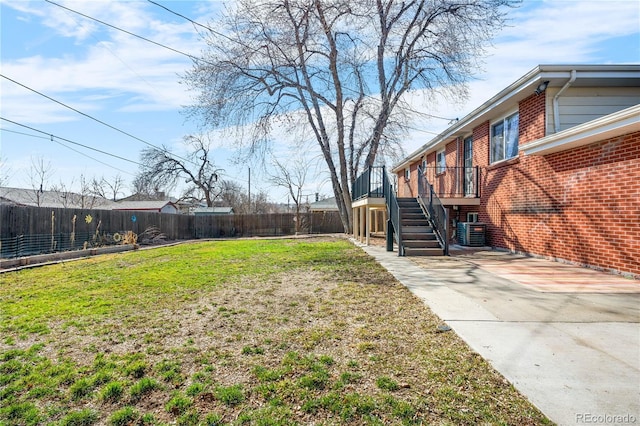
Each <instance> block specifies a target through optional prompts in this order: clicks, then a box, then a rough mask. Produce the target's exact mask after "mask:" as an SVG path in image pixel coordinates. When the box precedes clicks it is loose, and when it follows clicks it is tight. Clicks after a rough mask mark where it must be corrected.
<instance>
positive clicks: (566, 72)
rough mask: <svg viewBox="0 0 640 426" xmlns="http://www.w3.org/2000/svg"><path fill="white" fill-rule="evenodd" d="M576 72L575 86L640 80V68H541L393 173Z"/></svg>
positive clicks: (503, 92)
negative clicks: (585, 81) (592, 81)
mask: <svg viewBox="0 0 640 426" xmlns="http://www.w3.org/2000/svg"><path fill="white" fill-rule="evenodd" d="M572 70H576V83H574V85H575V84H577V83H578V82H579V81H580V79H596V80H600V81H602V79H632V80H634V81H639V80H640V65H539V66H537V67H535V68H534V69H532V70H531V71H529V72H528V73H526V74H525V75H524V76H522V77H520V78H519V79H518V80H516V81H515V82H513V83H512V84H510V85H509V86H507V87H505V88H504V89H503V90H501V91H500V92H499V93H498V94H496V95H495V96H493V97H492V98H491V99H489V100H488V101H486V102H485V103H483V104H482V105H480V106H479V107H478V108H476V109H475V110H473V111H472V112H470V113H469V114H467V115H466V116H465V117H464V118H462V119H461V120H460V121H458V122H457V123H455V124H454V125H452V126H451V127H449V128H447V129H446V130H445V131H444V132H442V133H440V134H439V135H438V136H436V137H435V138H433V139H431V140H430V141H429V142H427V143H426V144H424V145H422V146H421V147H420V148H418V149H417V150H415V151H414V152H413V153H411V154H409V155H408V156H406V157H405V158H404V159H403V160H401V161H400V162H399V163H398V164H397V165H395V166H393V168H392V171H393V172H394V173H395V172H398V171H400V170H403V169H404V168H406V167H407V166H408V165H409V164H411V163H413V162H415V161H417V160H419V159H420V158H421V157H422V155H423V154H424V153H425V152H427V151H432V150H434V149H435V148H437V147H438V145H440V144H443V143H446V142H448V141H450V140H451V139H453V138H454V137H456V136H461V135H462V134H464V133H470V132H471V131H472V130H473V128H474V127H476V126H477V125H479V124H481V123H483V122H485V121H487V120H490V119H491V118H493V114H494V113H496V110H499V109H500V108H502V109H505V110H506V109H509V108H512V107H513V104H516V103H517V102H519V101H521V100H522V99H525V98H526V97H528V96H530V95H532V94H533V93H534V91H535V89H536V87H538V84H540V83H541V82H543V81H549V82H550V84H549V86H551V87H562V85H564V84H565V83H566V82H567V81H568V80H569V78H571V71H572Z"/></svg>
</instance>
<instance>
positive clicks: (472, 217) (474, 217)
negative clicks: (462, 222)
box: [467, 212, 478, 222]
mask: <svg viewBox="0 0 640 426" xmlns="http://www.w3.org/2000/svg"><path fill="white" fill-rule="evenodd" d="M477 221H478V213H477V212H468V213H467V222H477Z"/></svg>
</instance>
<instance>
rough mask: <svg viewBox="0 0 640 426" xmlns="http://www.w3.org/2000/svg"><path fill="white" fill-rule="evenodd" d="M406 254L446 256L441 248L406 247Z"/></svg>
mask: <svg viewBox="0 0 640 426" xmlns="http://www.w3.org/2000/svg"><path fill="white" fill-rule="evenodd" d="M404 255H405V256H444V251H443V250H442V249H441V248H411V247H405V249H404Z"/></svg>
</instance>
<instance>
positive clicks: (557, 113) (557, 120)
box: [553, 70, 576, 133]
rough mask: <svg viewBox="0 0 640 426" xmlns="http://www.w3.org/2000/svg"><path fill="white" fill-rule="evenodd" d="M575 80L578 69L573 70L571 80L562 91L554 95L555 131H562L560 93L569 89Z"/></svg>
mask: <svg viewBox="0 0 640 426" xmlns="http://www.w3.org/2000/svg"><path fill="white" fill-rule="evenodd" d="M574 81H576V70H571V78H570V79H569V81H567V82H566V83H565V84H564V86H562V89H560V91H558V93H556V95H555V96H554V97H553V127H554V129H555V133H558V132H559V131H560V108H559V106H558V99H559V98H560V95H561V94H562V92H564V91H565V90H567V89H568V88H569V86H571V85H572V84H573V82H574Z"/></svg>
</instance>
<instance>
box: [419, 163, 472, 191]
mask: <svg viewBox="0 0 640 426" xmlns="http://www.w3.org/2000/svg"><path fill="white" fill-rule="evenodd" d="M421 170H422V172H421V173H420V175H421V176H424V177H426V179H427V181H428V182H429V183H430V184H431V185H432V186H433V191H434V192H435V194H436V195H437V196H438V197H440V198H462V197H472V198H478V197H479V196H480V191H479V188H480V185H479V183H480V168H479V167H478V166H474V167H444V168H441V167H424V168H422V167H421Z"/></svg>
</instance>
